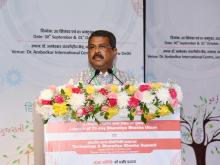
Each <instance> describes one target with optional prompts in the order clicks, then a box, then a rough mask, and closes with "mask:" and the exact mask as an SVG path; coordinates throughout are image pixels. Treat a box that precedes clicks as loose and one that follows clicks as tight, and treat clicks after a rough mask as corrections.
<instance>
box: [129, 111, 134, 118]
mask: <svg viewBox="0 0 220 165" xmlns="http://www.w3.org/2000/svg"><path fill="white" fill-rule="evenodd" d="M128 118H129V119H130V120H134V116H133V115H132V113H131V112H130V113H129V114H128Z"/></svg>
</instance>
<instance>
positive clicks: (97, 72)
mask: <svg viewBox="0 0 220 165" xmlns="http://www.w3.org/2000/svg"><path fill="white" fill-rule="evenodd" d="M99 73H100V70H98V69H96V70H95V74H94V76H93V77H92V78H91V79H90V81H89V84H90V83H91V82H92V80H93V79H94V78H95V77H96V76H97V75H98V74H99Z"/></svg>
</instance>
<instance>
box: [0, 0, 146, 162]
mask: <svg viewBox="0 0 220 165" xmlns="http://www.w3.org/2000/svg"><path fill="white" fill-rule="evenodd" d="M0 27H1V29H0V30H1V31H0V50H1V51H0V57H1V62H0V91H1V94H0V100H1V101H0V102H1V104H0V109H1V116H0V145H1V149H0V164H2V165H6V164H16V163H17V164H22V165H25V164H27V165H29V164H33V140H32V132H33V130H32V117H31V116H32V115H31V114H32V111H33V107H32V102H33V101H34V99H35V98H36V97H37V96H38V95H39V92H40V90H42V89H43V88H47V87H48V86H49V85H51V84H55V85H62V84H64V83H66V82H68V80H69V79H70V78H71V76H72V75H73V74H75V73H77V72H79V71H81V70H83V69H85V68H87V65H88V64H87V56H86V51H87V49H86V48H85V46H86V45H87V38H88V35H89V34H90V32H91V31H93V30H97V29H105V30H110V31H112V32H113V33H114V34H115V35H116V38H117V41H118V43H117V47H118V50H119V53H120V54H119V56H118V60H117V66H118V67H119V68H120V69H122V70H125V71H127V72H130V73H133V74H134V75H135V76H136V78H137V79H140V80H143V3H142V1H137V0H93V1H88V0H74V1H73V0H63V1H59V0H46V1H45V0H19V1H15V0H10V1H9V0H0ZM133 61H135V62H133ZM128 63H129V66H128V65H127V64H128Z"/></svg>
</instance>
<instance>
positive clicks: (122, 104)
mask: <svg viewBox="0 0 220 165" xmlns="http://www.w3.org/2000/svg"><path fill="white" fill-rule="evenodd" d="M117 95H118V106H119V108H121V109H123V108H126V107H127V106H128V100H129V96H128V95H127V93H126V92H124V91H123V92H120V93H118V94H117Z"/></svg>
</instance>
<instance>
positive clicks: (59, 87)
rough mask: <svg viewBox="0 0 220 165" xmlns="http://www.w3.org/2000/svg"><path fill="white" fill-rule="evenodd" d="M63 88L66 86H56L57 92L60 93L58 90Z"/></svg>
mask: <svg viewBox="0 0 220 165" xmlns="http://www.w3.org/2000/svg"><path fill="white" fill-rule="evenodd" d="M65 88H66V86H65V85H61V86H58V87H57V92H59V93H60V92H61V90H62V89H65Z"/></svg>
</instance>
